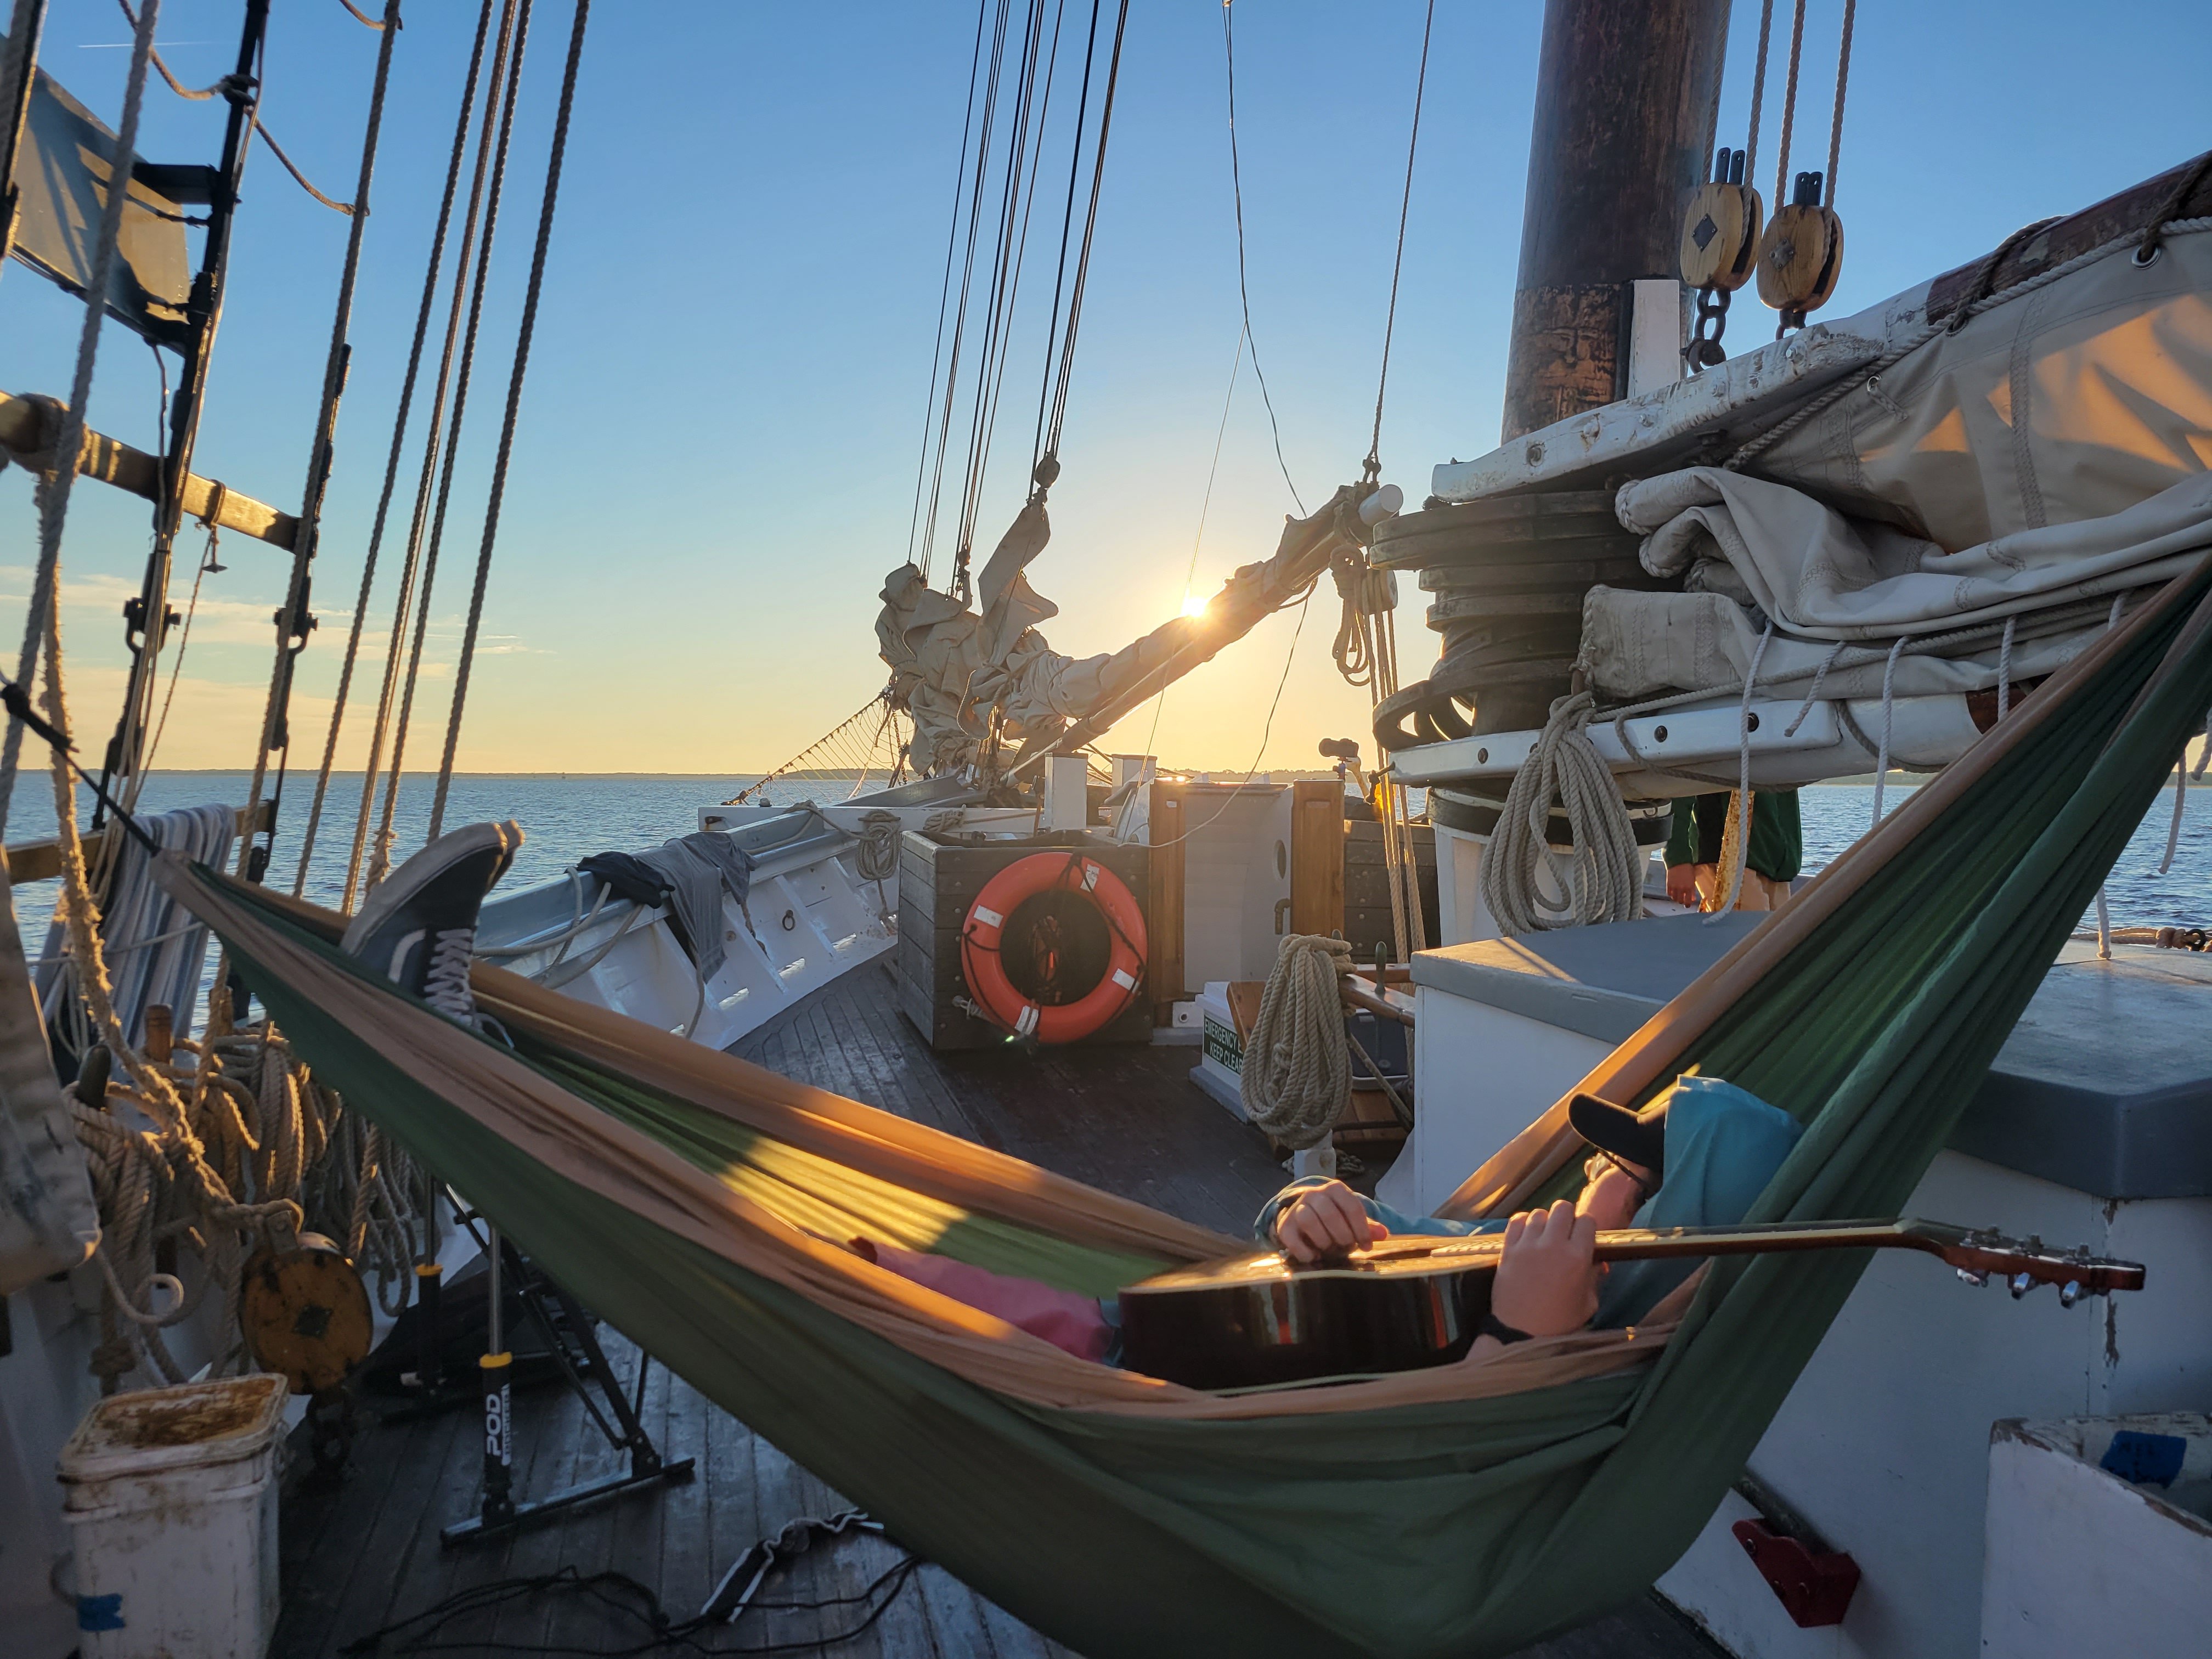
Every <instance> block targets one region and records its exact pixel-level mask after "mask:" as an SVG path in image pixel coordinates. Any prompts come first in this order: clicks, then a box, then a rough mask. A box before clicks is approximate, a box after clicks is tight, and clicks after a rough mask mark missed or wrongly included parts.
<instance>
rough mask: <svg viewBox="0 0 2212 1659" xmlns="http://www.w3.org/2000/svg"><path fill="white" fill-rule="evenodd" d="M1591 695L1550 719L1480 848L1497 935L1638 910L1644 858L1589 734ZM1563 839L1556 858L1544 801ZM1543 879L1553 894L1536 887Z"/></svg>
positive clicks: (1565, 702) (1567, 702) (1556, 708)
mask: <svg viewBox="0 0 2212 1659" xmlns="http://www.w3.org/2000/svg"><path fill="white" fill-rule="evenodd" d="M1596 712H1597V699H1596V698H1595V696H1592V695H1591V694H1590V693H1589V692H1588V691H1577V692H1574V693H1572V694H1571V695H1570V696H1565V697H1561V698H1560V699H1559V701H1558V702H1554V703H1553V705H1552V713H1551V718H1550V719H1549V720H1547V721H1546V722H1545V725H1544V730H1543V732H1542V734H1541V736H1540V737H1538V738H1537V739H1536V744H1535V747H1534V749H1532V750H1529V753H1528V759H1527V760H1525V761H1523V762H1522V763H1521V769H1520V770H1518V771H1517V772H1516V773H1515V774H1514V775H1513V782H1512V785H1511V787H1509V788H1508V789H1507V790H1506V792H1505V805H1504V810H1503V811H1500V812H1499V813H1498V828H1497V829H1496V830H1495V831H1494V832H1493V833H1492V836H1491V840H1490V845H1489V846H1488V847H1486V848H1484V849H1483V854H1482V864H1481V874H1480V885H1481V889H1482V900H1483V902H1484V903H1485V904H1486V905H1488V906H1489V908H1490V914H1491V915H1492V918H1493V919H1494V920H1495V921H1497V923H1498V931H1499V932H1500V933H1503V934H1504V937H1506V938H1507V939H1517V938H1519V937H1520V936H1521V935H1522V934H1523V933H1536V932H1539V931H1542V930H1547V929H1550V928H1555V927H1589V926H1593V925H1595V924H1598V923H1601V922H1609V921H1630V920H1632V918H1634V917H1637V916H1640V915H1643V914H1644V882H1643V865H1644V860H1643V855H1642V854H1641V852H1640V851H1639V850H1638V847H1637V845H1636V835H1635V831H1634V830H1633V829H1631V827H1630V825H1629V822H1628V805H1627V803H1626V801H1625V800H1624V799H1622V798H1621V793H1620V784H1618V783H1617V782H1615V781H1614V780H1613V773H1612V770H1611V769H1609V768H1608V767H1607V765H1606V763H1605V761H1604V759H1603V758H1602V757H1601V756H1600V755H1599V754H1598V752H1597V749H1596V746H1595V744H1592V743H1591V742H1590V740H1589V723H1590V720H1591V719H1592V717H1593V716H1594V715H1595V714H1596ZM1554 802H1557V803H1558V804H1559V807H1560V808H1561V809H1563V810H1564V811H1565V816H1566V820H1567V824H1568V829H1569V834H1570V841H1571V844H1570V846H1569V847H1568V848H1567V850H1566V855H1565V857H1564V858H1562V857H1561V855H1560V854H1559V851H1558V849H1556V848H1553V846H1552V845H1551V842H1550V839H1549V837H1548V836H1547V825H1548V823H1549V821H1550V819H1551V817H1552V813H1553V803H1554ZM1540 873H1541V875H1545V876H1548V877H1549V878H1550V882H1551V886H1552V892H1553V896H1552V897H1547V896H1546V895H1545V894H1543V893H1542V892H1541V891H1540V890H1539V885H1538V882H1539V876H1540Z"/></svg>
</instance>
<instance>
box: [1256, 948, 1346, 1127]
mask: <svg viewBox="0 0 2212 1659" xmlns="http://www.w3.org/2000/svg"><path fill="white" fill-rule="evenodd" d="M1351 965H1352V946H1351V945H1348V944H1347V943H1346V942H1345V941H1344V940H1343V939H1328V938H1324V937H1322V935H1321V934H1318V933H1291V934H1290V935H1288V936H1287V937H1285V939H1284V940H1283V942H1282V943H1281V944H1280V945H1278V946H1277V947H1276V950H1275V966H1274V969H1273V971H1272V972H1270V973H1269V974H1268V975H1267V988H1266V989H1265V990H1263V991H1262V992H1261V994H1260V1012H1259V1013H1258V1014H1257V1015H1256V1016H1255V1018H1254V1019H1253V1021H1252V1035H1251V1037H1250V1038H1249V1040H1248V1041H1247V1042H1245V1044H1244V1061H1243V1069H1242V1071H1241V1072H1240V1073H1239V1074H1238V1079H1237V1090H1238V1093H1239V1097H1241V1098H1242V1099H1243V1103H1244V1114H1245V1115H1246V1116H1247V1117H1248V1118H1249V1119H1250V1120H1251V1121H1252V1123H1253V1125H1254V1126H1255V1127H1257V1128H1259V1129H1261V1130H1262V1131H1263V1132H1265V1133H1267V1134H1269V1135H1271V1136H1273V1138H1274V1139H1277V1140H1279V1141H1281V1142H1282V1143H1283V1144H1284V1145H1285V1146H1290V1147H1291V1148H1292V1149H1293V1150H1295V1151H1298V1152H1304V1151H1305V1150H1306V1149H1307V1148H1308V1147H1310V1146H1320V1145H1321V1144H1322V1142H1323V1141H1326V1140H1327V1139H1328V1136H1329V1132H1330V1131H1331V1130H1332V1129H1334V1127H1336V1121H1337V1119H1338V1118H1339V1117H1340V1116H1341V1115H1343V1112H1344V1106H1345V1102H1346V1100H1347V1099H1348V1098H1349V1097H1350V1096H1351V1092H1352V1051H1351V1048H1350V1046H1349V1045H1348V1044H1347V1043H1346V1041H1345V1034H1344V1004H1343V999H1342V998H1341V997H1340V995H1339V994H1338V993H1337V988H1336V976H1337V973H1338V970H1339V969H1340V967H1342V968H1348V967H1350V966H1351Z"/></svg>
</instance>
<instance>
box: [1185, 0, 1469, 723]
mask: <svg viewBox="0 0 2212 1659" xmlns="http://www.w3.org/2000/svg"><path fill="white" fill-rule="evenodd" d="M1226 9H1227V8H1224V11H1226ZM1436 24H1437V0H1429V10H1428V16H1427V19H1426V21H1424V22H1423V23H1422V25H1421V69H1420V73H1419V75H1417V76H1415V77H1414V80H1413V131H1411V132H1409V133H1408V134H1407V136H1406V191H1405V194H1404V195H1403V196H1401V197H1400V198H1399V201H1398V252H1397V253H1396V254H1395V256H1394V257H1393V258H1392V259H1391V261H1390V308H1389V312H1388V313H1387V314H1386V315H1385V316H1384V318H1383V368H1382V372H1381V373H1380V374H1377V375H1376V377H1375V430H1374V431H1373V433H1372V434H1370V436H1369V438H1368V440H1367V461H1366V464H1365V465H1364V468H1363V469H1362V471H1363V476H1364V478H1365V479H1366V481H1367V482H1368V483H1373V482H1374V481H1375V480H1376V479H1377V478H1380V477H1382V476H1383V392H1386V391H1387V390H1388V389H1389V385H1390V337H1391V336H1392V335H1393V334H1394V333H1395V332H1396V331H1397V327H1398V276H1399V273H1400V272H1401V271H1402V270H1404V269H1405V265H1406V216H1407V213H1408V212H1409V211H1410V210H1412V208H1413V157H1414V155H1416V154H1417V153H1418V152H1419V149H1420V144H1421V100H1422V98H1423V96H1424V95H1425V94H1426V93H1427V91H1428V87H1429V36H1430V34H1431V33H1432V32H1433V31H1434V30H1435V28H1436ZM1353 684H1358V682H1357V681H1354V682H1353Z"/></svg>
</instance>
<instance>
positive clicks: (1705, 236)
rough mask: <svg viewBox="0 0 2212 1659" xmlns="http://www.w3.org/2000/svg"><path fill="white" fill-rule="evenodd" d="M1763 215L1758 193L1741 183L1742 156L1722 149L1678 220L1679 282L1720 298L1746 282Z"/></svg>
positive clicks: (1740, 153)
mask: <svg viewBox="0 0 2212 1659" xmlns="http://www.w3.org/2000/svg"><path fill="white" fill-rule="evenodd" d="M1764 215H1765V204H1763V203H1762V202H1761V201H1760V200H1759V192H1758V191H1755V190H1753V188H1752V187H1751V186H1750V185H1747V184H1745V183H1744V181H1743V152H1742V151H1741V150H1740V149H1736V150H1731V149H1726V148H1723V149H1722V150H1721V151H1720V153H1719V154H1718V155H1717V156H1715V158H1714V160H1713V176H1712V179H1711V181H1710V182H1708V183H1705V184H1702V185H1699V186H1698V193H1697V194H1696V195H1694V196H1692V197H1691V198H1690V208H1689V211H1688V212H1686V213H1685V214H1684V215H1683V216H1682V250H1681V253H1682V280H1683V281H1684V282H1685V283H1688V284H1689V285H1690V286H1691V287H1692V288H1693V289H1719V290H1721V291H1722V292H1723V293H1724V294H1732V293H1734V292H1735V290H1736V289H1740V288H1741V287H1742V286H1743V285H1744V284H1745V283H1747V282H1749V281H1750V280H1751V273H1752V260H1753V255H1754V254H1755V253H1756V252H1757V251H1758V247H1759V229H1760V225H1761V221H1762V218H1763V216H1764Z"/></svg>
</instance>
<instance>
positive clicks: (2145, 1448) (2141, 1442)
mask: <svg viewBox="0 0 2212 1659" xmlns="http://www.w3.org/2000/svg"><path fill="white" fill-rule="evenodd" d="M2188 1449H2189V1443H2188V1442H2187V1441H2185V1440H2184V1439H2183V1438H2182V1437H2180V1436H2179V1435H2178V1434H2145V1433H2143V1432H2142V1431H2141V1430H2139V1429H2122V1430H2121V1431H2119V1432H2118V1433H2117V1434H2115V1435H2114V1436H2113V1437H2112V1444H2111V1445H2110V1446H2108V1447H2107V1448H2106V1450H2105V1459H2104V1462H2103V1463H2102V1465H2101V1466H2100V1467H2101V1468H2103V1469H2104V1470H2105V1471H2106V1474H2117V1475H2118V1476H2119V1477H2120V1479H2121V1480H2132V1481H2134V1482H2135V1483H2136V1485H2137V1486H2172V1484H2173V1480H2174V1477H2175V1476H2177V1475H2179V1474H2180V1473H2181V1460H2182V1456H2183V1454H2184V1453H2185V1452H2186V1451H2187V1450H2188Z"/></svg>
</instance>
